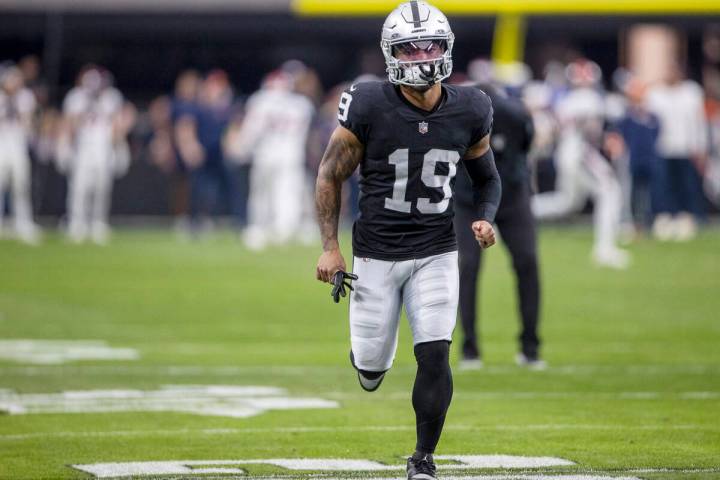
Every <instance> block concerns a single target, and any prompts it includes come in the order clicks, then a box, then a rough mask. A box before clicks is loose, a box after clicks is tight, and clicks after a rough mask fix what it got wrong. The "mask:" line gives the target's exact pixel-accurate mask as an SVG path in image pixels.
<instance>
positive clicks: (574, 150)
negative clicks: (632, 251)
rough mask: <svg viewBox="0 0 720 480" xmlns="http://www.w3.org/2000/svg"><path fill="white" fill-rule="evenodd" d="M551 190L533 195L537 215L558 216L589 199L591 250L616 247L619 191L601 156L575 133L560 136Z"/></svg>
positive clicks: (543, 216) (548, 217)
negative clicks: (554, 177)
mask: <svg viewBox="0 0 720 480" xmlns="http://www.w3.org/2000/svg"><path fill="white" fill-rule="evenodd" d="M556 168H557V180H556V182H555V190H554V191H552V192H545V193H541V194H538V195H535V196H534V197H533V199H532V210H533V213H534V215H535V216H536V217H537V218H539V219H551V218H560V217H564V216H567V215H570V214H572V213H575V212H579V211H580V210H582V208H583V207H584V206H585V203H586V202H587V200H588V199H589V198H592V200H593V223H594V231H595V250H596V251H611V250H615V249H616V248H617V246H616V240H617V235H618V232H619V226H620V217H621V212H622V203H623V195H622V190H621V188H620V183H619V182H618V180H617V176H616V174H615V172H614V170H613V169H612V167H611V166H610V165H609V164H608V163H607V161H606V160H605V158H604V157H603V156H602V155H601V154H600V153H599V152H598V151H597V150H596V149H595V148H593V147H592V146H590V145H589V144H588V143H587V142H585V141H584V140H583V139H582V137H581V136H580V135H579V134H576V133H569V134H566V135H564V136H563V138H562V139H561V141H560V145H559V146H558V149H557V153H556Z"/></svg>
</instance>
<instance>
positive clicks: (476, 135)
mask: <svg viewBox="0 0 720 480" xmlns="http://www.w3.org/2000/svg"><path fill="white" fill-rule="evenodd" d="M470 102H471V105H472V107H473V108H472V112H473V118H472V138H471V143H470V145H475V144H476V143H477V142H479V141H480V140H482V139H483V138H484V137H485V136H487V135H488V134H489V133H490V132H491V131H492V126H493V107H492V101H491V100H490V97H489V96H488V95H487V94H486V93H485V92H483V91H482V90H480V89H477V88H473V89H472V94H471V98H470Z"/></svg>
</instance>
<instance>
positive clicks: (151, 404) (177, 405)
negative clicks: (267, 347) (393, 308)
mask: <svg viewBox="0 0 720 480" xmlns="http://www.w3.org/2000/svg"><path fill="white" fill-rule="evenodd" d="M338 407H339V405H338V403H337V402H335V401H331V400H324V399H321V398H312V397H298V398H292V397H289V396H288V394H287V392H286V391H285V390H284V389H282V388H277V387H257V386H227V385H214V386H213V385H183V386H177V385H168V386H164V387H162V388H161V389H159V390H154V391H144V390H85V391H70V392H62V393H51V394H16V393H8V392H4V393H3V392H0V411H4V412H7V413H8V414H10V415H25V414H34V413H108V412H181V413H193V414H197V415H212V416H222V417H236V418H246V417H252V416H255V415H260V414H261V413H264V412H266V411H268V410H296V409H308V408H338Z"/></svg>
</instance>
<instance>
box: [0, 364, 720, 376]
mask: <svg viewBox="0 0 720 480" xmlns="http://www.w3.org/2000/svg"><path fill="white" fill-rule="evenodd" d="M415 369H416V367H415V366H412V365H400V366H396V367H393V369H392V371H393V372H402V373H412V372H415ZM344 372H345V373H347V372H351V367H350V366H349V365H348V366H345V365H319V366H315V365H297V366H289V365H285V366H283V365H276V366H273V365H249V366H215V367H206V366H194V365H169V366H142V365H102V366H101V365H74V366H18V367H14V366H6V367H0V375H24V376H45V375H58V374H60V373H62V374H63V375H163V376H196V375H197V376H202V375H216V376H234V375H243V374H245V375H251V374H259V375H288V376H294V375H307V374H323V373H325V374H327V373H339V374H342V373H344ZM519 372H524V370H523V369H521V368H520V367H517V366H513V365H496V366H493V365H489V366H486V367H484V368H483V369H482V370H478V371H459V370H458V371H456V372H455V374H456V375H459V376H469V375H485V374H487V375H504V374H507V373H519ZM598 373H608V374H617V373H623V374H625V375H667V374H669V373H674V374H686V375H705V374H709V373H715V374H720V365H711V364H684V365H560V366H550V367H549V368H548V369H547V370H545V371H540V372H528V374H532V375H537V376H548V375H577V374H598Z"/></svg>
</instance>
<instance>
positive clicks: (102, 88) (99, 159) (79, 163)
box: [58, 65, 134, 244]
mask: <svg viewBox="0 0 720 480" xmlns="http://www.w3.org/2000/svg"><path fill="white" fill-rule="evenodd" d="M112 84H113V81H112V76H111V75H110V73H109V72H106V71H104V70H103V69H101V68H100V67H97V66H94V65H90V66H87V67H85V68H84V69H83V70H82V71H81V73H80V75H79V79H78V84H77V86H76V87H75V88H73V89H72V90H70V92H68V94H67V96H66V97H65V100H64V102H63V115H64V126H63V134H62V135H63V137H62V139H61V141H60V144H59V146H58V149H59V153H58V166H59V169H60V170H61V171H63V172H65V173H66V174H67V175H68V178H69V188H68V199H67V211H68V226H67V233H68V237H69V239H70V240H71V241H72V242H74V243H81V242H84V241H85V240H87V239H88V238H89V239H90V240H92V241H93V242H95V243H97V244H104V243H106V242H107V241H108V239H109V234H110V227H109V215H110V203H111V199H112V187H113V182H114V179H115V178H116V177H120V176H122V175H124V174H125V173H126V172H127V169H128V167H129V164H130V152H129V148H128V145H127V141H126V136H127V133H128V131H129V129H130V128H131V127H132V123H133V122H134V119H133V113H132V109H131V108H126V107H125V105H124V104H123V97H122V94H121V93H120V92H119V91H118V90H117V89H116V88H114V87H113V85H112Z"/></svg>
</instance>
